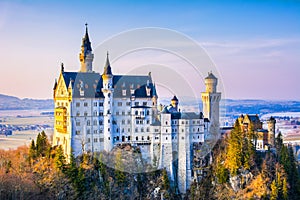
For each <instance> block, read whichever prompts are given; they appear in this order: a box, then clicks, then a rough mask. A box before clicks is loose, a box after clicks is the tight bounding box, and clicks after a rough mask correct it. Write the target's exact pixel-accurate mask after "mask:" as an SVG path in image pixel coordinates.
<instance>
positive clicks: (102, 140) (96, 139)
mask: <svg viewBox="0 0 300 200" xmlns="http://www.w3.org/2000/svg"><path fill="white" fill-rule="evenodd" d="M87 142H88V143H90V142H91V138H88V139H87ZM94 142H98V138H94ZM99 142H104V139H103V138H99Z"/></svg>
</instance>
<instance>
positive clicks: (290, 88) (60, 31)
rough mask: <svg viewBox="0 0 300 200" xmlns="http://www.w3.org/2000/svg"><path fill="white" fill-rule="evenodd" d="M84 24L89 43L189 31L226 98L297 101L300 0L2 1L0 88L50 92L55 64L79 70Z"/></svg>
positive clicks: (56, 71) (24, 93)
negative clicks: (148, 31) (146, 32)
mask: <svg viewBox="0 0 300 200" xmlns="http://www.w3.org/2000/svg"><path fill="white" fill-rule="evenodd" d="M86 22H88V23H89V31H90V37H91V41H92V45H93V48H94V49H95V48H96V46H97V44H100V43H101V42H103V41H104V40H106V39H107V38H109V37H111V36H112V35H116V34H118V33H120V32H122V31H127V30H130V29H134V28H142V27H161V28H168V29H172V30H175V31H178V32H181V33H183V34H185V35H186V36H188V37H191V38H192V39H194V40H195V41H197V42H198V43H199V44H200V45H202V46H203V47H204V48H205V49H206V51H207V53H208V54H209V55H210V57H211V58H212V60H213V61H214V63H215V64H216V66H217V69H218V71H219V73H220V75H221V76H222V80H223V84H224V88H225V89H226V98H235V99H245V98H256V99H297V100H300V84H299V80H300V1H258V0H257V1H211V0H206V1H188V2H185V1H163V2H161V1H114V2H111V1H74V0H73V1H63V2H61V1H56V0H55V1H37V0H36V1H34V0H23V1H22V0H19V1H0V44H1V45H0V55H1V56H0V58H1V61H0V64H1V68H0V93H4V94H8V95H14V96H18V97H21V98H24V97H30V98H51V97H52V86H53V82H54V79H55V78H56V77H57V76H58V74H59V70H60V63H61V62H64V63H65V68H66V70H70V71H76V70H78V69H79V60H78V53H79V51H80V45H81V38H82V36H83V34H84V24H85V23H86ZM112 54H113V52H112ZM103 62H104V61H103ZM201 84H202V83H201ZM199 92H201V91H199Z"/></svg>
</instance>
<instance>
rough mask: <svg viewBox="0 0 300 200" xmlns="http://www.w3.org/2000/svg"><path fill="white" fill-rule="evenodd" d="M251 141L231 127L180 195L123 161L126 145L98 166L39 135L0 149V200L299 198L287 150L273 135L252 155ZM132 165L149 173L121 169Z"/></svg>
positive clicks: (95, 157)
mask: <svg viewBox="0 0 300 200" xmlns="http://www.w3.org/2000/svg"><path fill="white" fill-rule="evenodd" d="M255 137H256V136H255V132H253V131H244V130H243V129H242V128H241V127H240V126H239V123H235V126H234V129H233V130H232V131H231V133H230V134H229V135H226V136H224V137H222V138H221V139H220V140H219V141H218V143H217V144H216V145H215V147H214V149H213V151H212V152H211V154H210V155H208V156H207V157H210V160H212V161H211V162H210V163H209V164H208V165H207V166H206V168H205V170H204V171H205V173H204V175H203V177H202V178H201V180H200V181H198V182H196V181H194V182H193V183H192V185H191V187H190V189H189V190H188V192H187V194H186V195H180V194H178V190H177V188H176V185H174V184H172V183H171V182H170V180H169V178H168V175H167V172H166V170H165V169H160V170H158V169H156V168H155V166H154V165H145V163H143V165H141V163H142V162H143V160H142V158H141V156H140V157H139V156H137V157H134V159H131V160H130V159H128V157H126V155H125V157H124V154H123V153H121V151H124V149H125V151H127V154H133V153H135V154H136V155H140V152H139V150H138V149H136V148H132V147H131V146H130V145H123V146H120V147H118V148H117V149H116V150H114V154H115V156H114V160H112V163H113V166H112V165H110V166H108V165H105V164H104V163H105V162H103V161H104V160H105V159H107V158H108V157H109V155H108V154H107V153H105V152H101V153H96V154H91V153H88V152H86V153H84V154H83V155H81V156H79V157H77V158H74V157H71V158H70V159H69V160H68V161H67V159H66V158H65V156H64V153H63V150H62V148H61V147H60V146H55V147H52V146H51V145H50V142H49V141H48V139H47V136H46V134H45V133H44V132H41V133H39V134H38V136H37V138H36V140H32V142H31V144H30V146H29V147H27V146H22V147H19V148H18V149H15V150H6V151H5V150H0V199H194V200H195V199H271V200H276V199H284V200H287V199H291V200H294V199H295V200H296V199H300V179H299V169H298V166H297V162H296V160H295V157H294V154H293V151H292V149H291V148H290V147H287V146H284V145H283V143H282V136H281V134H279V135H278V137H277V138H276V141H275V144H276V145H275V149H273V150H269V151H266V152H257V151H255V148H254V144H253V141H254V140H253V139H255ZM131 157H132V156H131ZM138 166H143V167H145V166H146V167H148V168H149V169H148V170H145V169H143V172H140V173H138V172H136V173H130V172H128V170H125V168H133V167H138ZM145 171H147V172H145Z"/></svg>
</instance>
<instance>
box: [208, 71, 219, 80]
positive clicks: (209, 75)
mask: <svg viewBox="0 0 300 200" xmlns="http://www.w3.org/2000/svg"><path fill="white" fill-rule="evenodd" d="M205 79H217V78H216V77H215V75H213V73H212V72H208V76H207V77H206V78H205Z"/></svg>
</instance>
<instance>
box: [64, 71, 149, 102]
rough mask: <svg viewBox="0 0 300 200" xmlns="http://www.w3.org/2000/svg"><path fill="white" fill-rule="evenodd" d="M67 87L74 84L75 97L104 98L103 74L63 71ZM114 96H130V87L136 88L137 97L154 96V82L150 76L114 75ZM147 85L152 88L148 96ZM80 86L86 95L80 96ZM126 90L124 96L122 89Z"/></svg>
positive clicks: (135, 94)
mask: <svg viewBox="0 0 300 200" xmlns="http://www.w3.org/2000/svg"><path fill="white" fill-rule="evenodd" d="M62 75H63V78H64V80H65V83H66V87H69V85H70V84H72V88H73V97H75V98H81V97H86V98H94V97H95V98H104V96H103V93H102V91H101V89H102V88H103V81H102V76H101V75H100V74H99V73H94V72H63V73H62ZM113 87H114V96H113V97H114V98H124V97H126V98H130V97H131V96H132V95H131V93H130V89H131V88H133V89H134V96H135V98H145V97H150V98H151V97H152V96H153V87H154V85H153V83H152V79H151V77H150V76H127V75H124V76H113ZM146 87H148V88H149V89H150V96H147V92H146ZM80 88H82V89H83V91H84V96H80ZM123 89H125V90H126V95H125V96H123V94H122V90H123Z"/></svg>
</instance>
